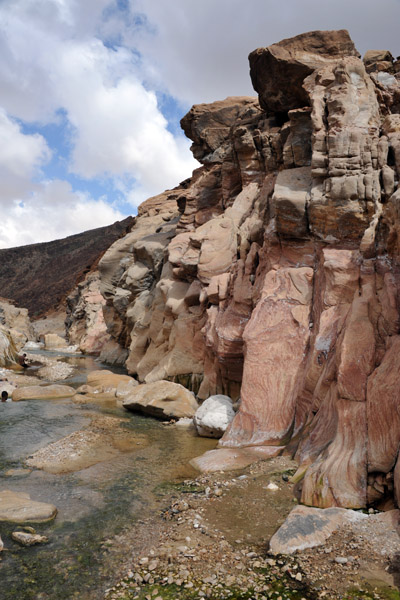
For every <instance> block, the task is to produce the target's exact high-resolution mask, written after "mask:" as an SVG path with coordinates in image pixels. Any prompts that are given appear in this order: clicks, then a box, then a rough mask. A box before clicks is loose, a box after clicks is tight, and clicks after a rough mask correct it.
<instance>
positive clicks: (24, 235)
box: [0, 180, 124, 248]
mask: <svg viewBox="0 0 400 600" xmlns="http://www.w3.org/2000/svg"><path fill="white" fill-rule="evenodd" d="M123 218H124V216H123V215H122V214H121V213H120V212H119V211H118V210H116V209H114V208H113V207H112V206H110V204H107V202H105V201H104V200H93V199H91V198H90V197H88V196H87V195H86V194H83V193H79V192H74V191H73V190H72V188H71V186H70V185H69V183H67V182H65V181H59V180H53V181H49V182H42V183H41V184H40V185H38V186H36V189H35V191H34V192H33V193H32V194H31V195H30V196H29V197H28V196H27V197H26V198H24V199H21V200H15V201H14V202H13V203H12V204H11V205H9V206H7V207H3V209H2V218H1V220H0V248H9V247H14V246H21V245H25V244H34V243H37V242H38V241H41V242H47V241H51V240H55V239H60V238H64V237H66V236H68V235H72V234H74V233H79V232H81V231H86V230H88V229H94V228H96V227H102V226H103V225H109V224H111V223H114V222H115V221H119V220H121V219H123Z"/></svg>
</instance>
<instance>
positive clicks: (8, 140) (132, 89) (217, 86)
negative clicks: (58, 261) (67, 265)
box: [0, 0, 400, 247]
mask: <svg viewBox="0 0 400 600" xmlns="http://www.w3.org/2000/svg"><path fill="white" fill-rule="evenodd" d="M399 22H400V0H381V2H380V3H379V5H378V4H377V3H376V2H372V1H371V0H352V1H350V2H349V1H348V0H346V1H345V0H336V1H335V2H330V1H329V0H325V2H324V1H321V0H302V2H299V1H298V0H286V1H285V2H283V3H280V4H279V3H278V4H277V3H276V2H274V1H273V0H247V2H243V0H202V1H201V2H198V1H197V0H196V1H195V0H170V1H169V2H166V1H165V0H84V1H83V0H0V206H1V211H2V218H1V219H0V247H8V246H16V245H22V244H29V243H34V242H41V241H48V240H51V239H56V238H61V237H65V236H66V235H71V234H73V233H77V232H79V231H83V230H86V229H89V228H93V227H99V226H101V225H105V224H109V223H112V222H113V221H115V220H117V219H121V218H123V217H124V216H126V215H128V214H135V212H136V209H137V206H138V204H139V203H140V202H142V201H143V200H145V199H146V198H147V197H150V196H152V195H155V194H157V193H160V192H162V191H163V190H165V189H167V188H171V187H174V186H175V185H177V184H178V183H179V182H180V181H181V180H183V179H185V178H186V177H188V176H189V175H190V174H191V172H192V170H193V169H194V168H196V167H197V166H198V165H197V163H196V161H195V160H194V159H193V157H192V156H191V153H190V150H189V147H190V141H189V140H186V139H185V138H184V136H183V134H182V132H181V130H180V126H179V120H180V119H181V117H182V116H183V115H184V114H185V112H186V111H187V110H188V109H189V108H190V106H191V105H192V104H193V103H200V102H211V101H213V100H220V99H222V98H225V97H226V96H229V95H254V92H253V90H252V89H251V84H250V78H249V74H248V62H247V56H248V54H249V52H250V51H252V50H253V49H254V48H257V47H259V46H266V45H269V44H271V43H274V42H277V41H279V40H280V39H282V38H285V37H290V36H292V35H296V34H298V33H301V32H303V31H309V30H312V29H341V28H346V29H349V31H350V34H351V36H352V38H353V40H354V41H355V43H356V46H357V47H358V49H359V50H360V51H361V52H362V53H364V52H365V51H366V50H367V49H370V48H375V49H389V50H391V51H392V53H393V54H394V55H395V56H396V55H398V54H400V43H399V42H398V41H397V40H398V23H399Z"/></svg>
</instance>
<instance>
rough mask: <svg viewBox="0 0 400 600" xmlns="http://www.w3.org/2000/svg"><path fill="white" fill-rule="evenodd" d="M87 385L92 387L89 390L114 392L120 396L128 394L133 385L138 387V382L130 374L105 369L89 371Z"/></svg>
mask: <svg viewBox="0 0 400 600" xmlns="http://www.w3.org/2000/svg"><path fill="white" fill-rule="evenodd" d="M87 385H88V386H90V388H92V389H91V390H88V391H91V392H93V391H98V392H114V393H115V394H116V395H118V397H123V396H126V395H127V394H128V393H129V391H131V390H132V388H133V387H136V386H137V385H138V382H137V380H136V379H134V378H133V377H131V376H130V375H120V374H118V373H113V372H112V371H108V370H106V369H104V370H101V371H91V372H90V373H88V376H87Z"/></svg>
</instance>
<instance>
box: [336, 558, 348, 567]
mask: <svg viewBox="0 0 400 600" xmlns="http://www.w3.org/2000/svg"><path fill="white" fill-rule="evenodd" d="M335 562H336V563H338V565H345V564H346V563H348V562H349V559H348V558H346V557H345V556H336V557H335Z"/></svg>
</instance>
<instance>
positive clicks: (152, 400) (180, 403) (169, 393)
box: [122, 381, 198, 419]
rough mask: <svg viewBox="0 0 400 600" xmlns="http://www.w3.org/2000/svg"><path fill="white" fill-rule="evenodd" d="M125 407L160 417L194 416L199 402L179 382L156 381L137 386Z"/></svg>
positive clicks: (125, 401)
mask: <svg viewBox="0 0 400 600" xmlns="http://www.w3.org/2000/svg"><path fill="white" fill-rule="evenodd" d="M122 405H123V407H124V408H126V409H128V410H132V411H136V412H143V413H145V414H149V415H151V416H153V417H157V418H159V419H165V418H173V419H180V418H182V417H193V415H194V414H195V412H196V410H197V408H198V404H197V402H196V399H195V397H194V395H193V394H192V393H191V392H189V390H187V389H186V388H184V387H183V386H182V385H179V384H178V383H172V382H170V381H156V382H154V383H146V384H142V385H139V386H137V387H136V388H135V389H134V390H133V391H132V392H131V393H130V394H129V395H128V396H126V397H125V398H124V400H123V402H122Z"/></svg>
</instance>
